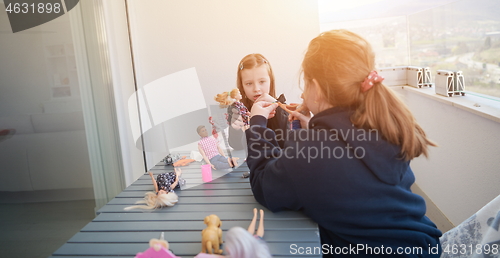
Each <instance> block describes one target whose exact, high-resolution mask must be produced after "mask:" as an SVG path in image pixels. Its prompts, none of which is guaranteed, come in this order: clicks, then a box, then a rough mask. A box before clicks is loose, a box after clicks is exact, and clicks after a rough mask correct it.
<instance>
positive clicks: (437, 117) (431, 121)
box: [397, 89, 500, 225]
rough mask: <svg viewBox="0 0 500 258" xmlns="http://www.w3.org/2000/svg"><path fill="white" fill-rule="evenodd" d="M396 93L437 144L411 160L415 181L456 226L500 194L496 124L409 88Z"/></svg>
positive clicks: (498, 127) (499, 126)
mask: <svg viewBox="0 0 500 258" xmlns="http://www.w3.org/2000/svg"><path fill="white" fill-rule="evenodd" d="M397 92H399V93H401V94H402V96H403V98H404V99H405V102H406V104H407V105H408V106H409V108H410V109H411V111H412V112H413V114H414V115H415V117H416V119H417V121H418V122H419V123H420V125H421V126H422V128H423V129H424V130H425V132H426V133H427V135H428V137H429V138H430V139H432V140H434V141H435V142H436V143H437V144H438V145H439V147H437V148H430V155H429V158H428V159H426V158H425V157H419V158H417V159H415V160H413V161H412V163H411V167H412V169H413V171H414V172H415V176H416V183H417V184H418V185H419V186H420V188H421V189H422V190H423V191H424V192H425V193H426V194H427V196H429V198H430V199H431V200H432V201H433V202H434V203H435V204H436V205H437V207H438V208H439V209H440V210H441V211H442V212H443V213H444V215H445V216H447V217H448V219H449V220H450V221H451V222H452V223H453V224H455V225H458V224H460V223H461V222H463V221H464V220H465V219H467V218H468V217H470V216H471V215H472V214H474V213H476V212H477V211H478V210H479V209H480V208H481V207H483V206H484V205H485V204H487V203H488V202H489V201H491V200H493V199H494V198H495V197H496V196H498V195H499V194H500V158H499V154H500V152H499V146H500V137H499V133H500V123H498V122H495V121H492V120H490V119H487V118H484V117H481V116H479V115H477V114H473V113H471V112H469V111H466V110H463V109H460V108H457V107H454V106H452V105H450V104H449V103H448V104H446V103H443V102H441V101H437V100H435V99H433V98H431V97H429V96H423V95H420V94H418V93H415V92H412V91H411V90H401V89H397ZM457 98H460V97H457Z"/></svg>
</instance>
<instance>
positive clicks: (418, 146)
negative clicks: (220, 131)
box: [246, 30, 441, 257]
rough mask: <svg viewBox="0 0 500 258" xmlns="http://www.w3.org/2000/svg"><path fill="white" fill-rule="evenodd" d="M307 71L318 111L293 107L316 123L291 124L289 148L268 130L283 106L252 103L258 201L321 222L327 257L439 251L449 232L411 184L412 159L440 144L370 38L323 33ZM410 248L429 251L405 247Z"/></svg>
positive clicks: (251, 148) (309, 101)
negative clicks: (386, 78) (382, 64)
mask: <svg viewBox="0 0 500 258" xmlns="http://www.w3.org/2000/svg"><path fill="white" fill-rule="evenodd" d="M302 74H303V79H304V82H305V87H304V93H303V98H304V105H305V106H307V107H308V108H309V110H310V111H311V113H312V114H314V116H313V117H309V116H306V115H304V114H301V113H299V112H292V114H291V116H292V117H295V118H298V119H299V120H301V123H302V124H303V125H306V126H303V127H302V128H305V129H299V130H292V131H290V132H289V134H288V139H287V141H286V142H285V146H284V148H283V149H280V148H277V146H276V141H275V139H273V132H272V130H270V129H268V128H267V127H266V122H267V121H266V120H267V119H266V118H267V117H268V115H269V113H270V112H272V110H274V109H275V108H276V106H277V104H275V103H268V102H265V101H259V102H256V103H254V105H253V107H252V109H251V112H250V113H251V115H252V116H251V119H250V128H249V130H247V131H246V136H247V142H248V157H247V163H248V166H249V168H250V171H251V173H250V183H251V186H252V191H253V193H254V196H255V198H256V199H257V201H259V202H260V203H261V204H262V205H264V206H266V207H267V208H268V209H270V210H271V211H280V210H285V209H292V210H302V211H303V212H304V213H305V214H307V215H308V216H310V217H311V218H312V219H313V220H315V221H316V222H317V223H318V226H319V230H320V237H321V242H322V244H323V245H322V247H323V249H322V251H323V257H334V256H335V253H331V252H329V251H330V250H336V248H337V247H339V248H340V250H344V249H342V248H346V247H347V248H348V249H347V250H350V249H349V248H350V247H353V246H355V247H359V246H360V244H361V246H363V247H364V248H363V250H359V249H357V250H356V253H351V255H352V256H358V255H360V254H361V255H363V254H365V255H369V254H374V253H373V250H379V251H380V250H381V248H383V249H384V250H385V251H386V253H387V252H389V251H392V253H393V255H394V254H395V253H397V254H398V256H403V257H439V256H440V253H441V248H440V247H439V237H440V236H441V231H439V230H438V229H437V227H436V225H435V224H434V223H433V222H432V221H431V220H430V219H429V218H427V217H426V216H425V211H426V206H425V201H424V199H423V198H422V197H420V196H419V195H417V194H414V193H412V192H411V190H410V187H411V185H412V184H413V183H414V182H415V176H414V174H413V172H412V170H411V168H410V161H411V160H412V159H413V158H416V157H418V156H420V155H424V156H426V157H427V156H428V154H429V152H428V147H429V146H436V144H435V143H433V142H432V141H431V140H429V139H428V138H427V136H426V135H425V132H424V131H423V129H422V128H421V127H420V126H419V125H418V123H417V122H416V120H415V118H414V117H413V115H412V114H411V112H410V111H409V109H408V108H407V107H406V105H405V104H404V103H403V102H402V101H401V100H400V99H399V98H398V97H397V96H396V94H395V93H394V92H393V91H392V90H391V89H390V88H388V87H386V86H385V85H384V84H383V78H382V77H381V76H380V75H378V74H377V72H376V69H375V55H374V53H373V51H372V48H371V46H370V44H369V43H368V42H367V41H366V40H365V39H363V38H362V37H360V36H359V35H357V34H355V33H352V32H349V31H346V30H332V31H328V32H324V33H321V34H320V35H319V36H318V37H316V38H314V39H313V40H312V41H311V42H310V43H309V46H308V49H307V52H306V54H305V56H304V60H303V62H302ZM325 245H326V247H328V248H326V249H325V248H324V246H325ZM330 247H331V249H330ZM429 247H433V248H429ZM370 248H371V249H370ZM376 248H378V249H376ZM405 248H409V249H412V250H413V251H414V250H419V251H418V252H413V251H412V252H402V253H400V252H399V251H398V250H404V249H405ZM327 249H328V250H327ZM409 249H407V250H409ZM345 256H349V254H347V255H345V254H344V255H343V257H345Z"/></svg>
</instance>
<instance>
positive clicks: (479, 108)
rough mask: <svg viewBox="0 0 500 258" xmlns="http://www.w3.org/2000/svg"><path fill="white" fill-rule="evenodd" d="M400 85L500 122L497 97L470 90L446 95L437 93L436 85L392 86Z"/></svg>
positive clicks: (499, 103)
mask: <svg viewBox="0 0 500 258" xmlns="http://www.w3.org/2000/svg"><path fill="white" fill-rule="evenodd" d="M399 87H401V88H402V89H403V90H407V91H409V92H412V93H416V94H419V95H421V96H425V97H428V98H432V99H434V100H436V101H440V102H442V103H445V104H447V105H452V106H454V107H457V108H460V109H463V110H466V111H469V112H471V113H473V114H476V115H479V116H482V117H484V118H487V119H490V120H493V121H495V122H497V123H500V99H499V100H495V97H490V96H487V95H484V97H481V95H482V94H479V93H475V92H469V91H466V92H465V96H458V95H457V96H453V97H445V96H441V95H439V94H436V92H435V89H434V87H432V88H429V87H423V88H415V87H411V86H393V87H392V88H399Z"/></svg>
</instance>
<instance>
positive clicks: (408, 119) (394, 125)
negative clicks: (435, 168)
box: [302, 30, 437, 160]
mask: <svg viewBox="0 0 500 258" xmlns="http://www.w3.org/2000/svg"><path fill="white" fill-rule="evenodd" d="M302 69H303V74H304V80H306V81H312V79H315V80H316V81H317V82H318V84H319V85H320V89H321V93H322V95H323V96H325V97H324V98H325V100H326V101H327V102H328V104H330V105H332V106H341V107H349V108H350V109H351V110H354V113H353V114H352V116H351V122H352V123H353V124H354V125H355V126H356V127H358V128H364V129H376V130H378V132H380V134H381V135H382V137H383V138H384V139H385V140H387V141H388V142H390V143H392V144H395V145H398V146H400V147H401V155H402V157H403V158H404V159H405V160H411V159H413V158H415V157H418V156H420V155H421V154H424V156H426V157H427V155H428V146H437V145H436V144H435V143H434V142H432V141H431V140H429V139H428V138H427V137H426V135H425V132H424V131H423V129H422V128H421V127H420V126H419V125H418V123H417V122H416V120H415V118H414V117H413V115H412V113H411V112H410V110H409V109H408V107H407V106H406V105H405V104H404V103H403V102H402V101H401V100H400V99H399V97H398V96H397V95H396V94H395V93H394V92H393V91H392V90H391V89H390V88H388V87H387V86H385V85H383V84H382V83H375V84H374V85H373V87H372V88H371V89H369V90H367V91H366V92H362V91H361V83H362V82H363V81H364V80H365V78H366V77H367V76H368V74H369V73H370V72H371V71H373V70H374V69H375V54H374V53H373V50H372V48H371V46H370V44H369V43H368V42H367V41H366V40H365V39H363V38H362V37H361V36H359V35H357V34H355V33H353V32H350V31H347V30H331V31H327V32H324V33H321V34H320V35H319V36H317V37H316V38H314V39H313V40H311V42H310V43H309V47H308V49H307V52H306V54H305V57H304V61H303V62H302Z"/></svg>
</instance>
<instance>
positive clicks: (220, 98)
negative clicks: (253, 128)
mask: <svg viewBox="0 0 500 258" xmlns="http://www.w3.org/2000/svg"><path fill="white" fill-rule="evenodd" d="M242 98H243V97H242V96H241V93H240V90H238V89H237V88H235V89H233V90H231V91H228V92H223V93H221V94H217V96H215V97H214V99H215V101H217V102H219V104H220V105H221V106H229V107H228V108H227V110H228V113H229V112H232V110H233V108H235V109H237V110H238V112H239V114H240V115H241V116H242V118H243V123H245V125H249V122H250V121H249V118H250V112H249V111H248V109H247V107H245V105H244V104H243V103H241V99H242Z"/></svg>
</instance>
